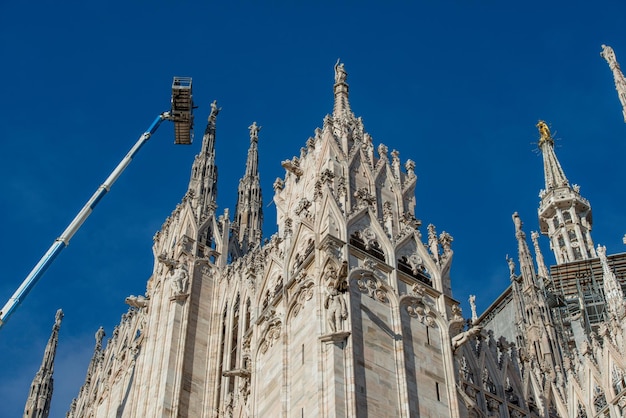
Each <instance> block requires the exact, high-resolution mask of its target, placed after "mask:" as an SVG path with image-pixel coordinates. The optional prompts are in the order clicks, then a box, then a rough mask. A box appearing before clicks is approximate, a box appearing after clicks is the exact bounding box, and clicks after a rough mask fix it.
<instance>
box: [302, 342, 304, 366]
mask: <svg viewBox="0 0 626 418" xmlns="http://www.w3.org/2000/svg"><path fill="white" fill-rule="evenodd" d="M302 364H304V344H302Z"/></svg>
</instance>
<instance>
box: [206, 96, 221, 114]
mask: <svg viewBox="0 0 626 418" xmlns="http://www.w3.org/2000/svg"><path fill="white" fill-rule="evenodd" d="M220 110H222V108H221V107H217V100H213V103H211V114H210V115H209V118H215V117H216V116H217V114H218V113H220Z"/></svg>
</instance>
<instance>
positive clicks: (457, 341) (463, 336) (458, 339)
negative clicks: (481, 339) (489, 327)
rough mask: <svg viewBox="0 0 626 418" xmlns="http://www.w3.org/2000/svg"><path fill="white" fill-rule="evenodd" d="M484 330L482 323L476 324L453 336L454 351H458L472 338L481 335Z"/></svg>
mask: <svg viewBox="0 0 626 418" xmlns="http://www.w3.org/2000/svg"><path fill="white" fill-rule="evenodd" d="M482 330H483V327H481V326H480V325H474V326H473V327H471V328H470V329H468V330H467V331H463V332H461V333H459V334H457V335H455V336H454V337H452V351H453V352H454V351H456V350H457V349H458V348H459V347H460V346H462V345H463V344H465V343H466V342H467V341H469V339H470V338H472V337H474V336H476V335H479V334H480V332H481V331H482Z"/></svg>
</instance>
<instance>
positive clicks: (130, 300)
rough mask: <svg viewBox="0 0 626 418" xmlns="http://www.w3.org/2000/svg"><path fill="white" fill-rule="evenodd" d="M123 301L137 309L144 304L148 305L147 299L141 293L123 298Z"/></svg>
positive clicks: (143, 306) (144, 305)
mask: <svg viewBox="0 0 626 418" xmlns="http://www.w3.org/2000/svg"><path fill="white" fill-rule="evenodd" d="M124 302H126V304H127V305H129V306H130V307H132V308H137V309H141V308H145V307H146V306H148V299H147V298H145V297H144V296H141V295H139V296H135V295H130V296H129V297H127V298H126V299H125V300H124Z"/></svg>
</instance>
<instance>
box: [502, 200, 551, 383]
mask: <svg viewBox="0 0 626 418" xmlns="http://www.w3.org/2000/svg"><path fill="white" fill-rule="evenodd" d="M513 223H514V224H515V237H516V238H517V247H518V256H519V264H520V266H519V267H520V275H521V289H519V288H517V289H519V290H517V291H518V292H519V294H518V297H519V299H520V301H521V302H522V307H523V308H522V312H520V315H521V317H522V318H523V320H522V321H521V323H520V326H522V327H524V328H525V329H524V331H525V332H524V333H523V334H524V336H525V337H524V339H525V340H526V351H527V353H528V356H529V357H528V358H529V359H530V361H531V362H536V366H537V367H538V368H540V369H541V370H542V371H543V372H544V373H545V372H548V371H549V370H553V369H554V365H556V364H560V361H561V359H560V354H559V348H558V342H557V341H558V338H557V336H556V331H555V328H554V324H553V322H552V317H551V314H550V311H549V305H548V301H547V300H546V298H545V295H544V293H543V291H542V286H541V284H540V283H539V282H538V279H537V274H536V272H535V268H534V266H533V259H532V256H531V254H530V249H529V247H528V243H527V242H526V234H525V233H524V231H523V230H522V220H521V219H520V217H519V215H518V214H517V212H515V213H514V214H513Z"/></svg>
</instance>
